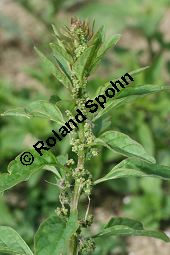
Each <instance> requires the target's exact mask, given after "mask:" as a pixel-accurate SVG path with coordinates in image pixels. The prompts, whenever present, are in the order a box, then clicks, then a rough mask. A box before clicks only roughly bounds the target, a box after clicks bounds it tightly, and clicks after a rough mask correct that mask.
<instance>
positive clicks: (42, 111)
mask: <svg viewBox="0 0 170 255" xmlns="http://www.w3.org/2000/svg"><path fill="white" fill-rule="evenodd" d="M1 116H17V117H25V118H31V117H40V118H45V119H48V120H52V121H55V122H57V123H58V124H64V119H63V116H62V113H61V111H60V110H59V108H58V107H57V106H56V105H54V104H51V103H49V102H47V101H43V100H40V101H35V102H32V103H30V104H29V105H28V106H27V107H25V108H24V107H22V108H21V107H20V108H16V109H11V110H8V111H6V112H4V113H3V114H1Z"/></svg>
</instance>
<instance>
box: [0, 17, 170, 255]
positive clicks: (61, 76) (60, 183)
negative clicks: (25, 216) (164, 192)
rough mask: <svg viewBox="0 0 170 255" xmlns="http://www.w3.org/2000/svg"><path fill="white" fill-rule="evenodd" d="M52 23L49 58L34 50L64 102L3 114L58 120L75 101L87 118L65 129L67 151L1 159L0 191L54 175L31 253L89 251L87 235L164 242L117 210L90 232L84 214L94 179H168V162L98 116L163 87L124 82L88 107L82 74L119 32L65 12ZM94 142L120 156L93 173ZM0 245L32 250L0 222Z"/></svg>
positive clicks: (86, 73) (12, 250)
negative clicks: (58, 23) (50, 204)
mask: <svg viewBox="0 0 170 255" xmlns="http://www.w3.org/2000/svg"><path fill="white" fill-rule="evenodd" d="M53 28H54V32H55V35H56V41H55V42H54V43H51V44H50V47H51V48H52V51H53V56H54V59H51V60H50V59H48V58H46V57H45V56H44V54H43V53H41V52H40V51H39V50H37V52H38V54H39V55H40V57H41V59H42V62H43V64H44V65H45V66H46V68H47V69H48V70H49V71H51V72H52V74H53V75H54V76H55V77H56V78H57V79H58V80H59V81H60V83H62V84H63V85H64V86H65V88H66V90H67V91H68V92H69V93H68V92H67V94H66V95H67V97H68V98H67V103H66V102H65V101H64V100H62V99H59V98H58V97H53V100H51V101H50V102H45V103H44V101H38V102H34V103H31V105H29V106H26V107H22V108H20V109H16V110H10V111H7V112H5V113H4V114H3V116H10V115H12V116H13V115H15V116H19V117H26V118H31V117H41V118H45V119H48V120H50V121H53V122H54V123H55V125H56V127H58V126H59V127H60V126H61V121H63V120H64V119H66V120H67V119H68V118H74V117H73V116H75V111H76V109H77V108H79V109H80V110H81V111H82V112H83V113H84V115H85V116H87V119H88V120H86V121H85V122H84V123H81V124H80V125H79V128H78V129H74V130H73V131H72V132H71V133H70V134H69V139H68V140H67V141H68V142H69V143H70V144H71V148H70V150H69V152H68V154H67V155H60V156H55V155H54V154H53V153H52V152H51V151H44V153H43V156H39V154H37V153H36V151H34V150H33V149H32V150H30V151H31V153H32V154H33V155H34V158H35V161H34V163H33V164H32V165H30V166H23V165H22V164H21V162H20V155H19V156H18V157H17V158H16V159H15V160H13V161H12V162H11V163H10V164H9V167H8V173H2V174H1V175H0V192H4V191H5V190H8V189H9V188H12V187H13V186H15V185H16V184H18V183H20V182H22V181H26V180H28V179H29V178H30V177H31V176H32V175H33V174H34V173H36V172H38V171H41V170H44V169H45V170H48V171H50V172H51V173H52V174H53V175H54V177H53V179H54V183H53V184H54V185H56V186H57V187H56V188H57V189H58V187H59V189H60V194H59V200H60V204H61V206H59V207H57V209H56V210H55V212H53V213H52V215H51V216H50V217H49V218H47V219H46V220H45V221H44V222H43V223H42V224H41V225H40V227H39V229H38V231H37V233H36V234H35V254H37V255H51V254H57V255H65V254H67V255H76V254H84V253H86V254H91V253H92V252H93V250H94V248H95V240H100V239H102V238H103V239H104V238H106V237H109V236H119V235H136V236H150V237H155V238H159V239H162V240H164V241H166V242H168V241H169V238H168V237H167V236H166V235H165V234H164V233H162V232H158V231H151V230H145V229H144V228H143V225H142V223H141V222H139V221H136V220H133V219H128V218H122V217H118V218H115V217H113V218H111V219H110V220H109V222H108V223H106V224H105V226H104V227H102V228H101V230H100V231H99V232H98V233H92V232H91V231H90V230H89V229H90V226H91V225H92V223H93V216H92V215H91V214H90V213H89V207H90V197H91V194H92V191H93V188H94V187H95V185H98V184H99V183H102V182H105V181H108V180H116V179H118V178H123V177H130V176H137V177H141V176H148V177H158V178H162V179H170V168H169V167H167V166H163V165H159V164H156V162H155V159H154V158H153V157H152V156H150V155H149V154H148V153H147V152H146V151H145V149H144V148H143V146H142V145H140V144H139V143H138V142H136V141H134V140H133V139H132V138H130V137H129V136H127V135H125V134H123V133H121V132H118V131H106V132H103V130H104V129H108V126H107V125H105V123H103V122H102V118H103V116H104V115H105V114H106V113H108V112H109V111H111V110H112V111H113V110H115V109H116V108H117V107H118V106H120V105H123V104H124V103H127V102H129V101H132V100H134V99H136V98H138V97H139V96H143V95H147V94H151V93H154V92H159V91H163V90H165V89H167V86H157V85H140V86H139V85H137V84H133V85H130V86H129V87H126V88H125V89H124V90H122V91H120V92H118V93H117V94H116V96H115V97H114V99H111V100H109V101H108V102H107V103H106V105H105V109H104V110H99V111H98V112H96V113H94V114H91V113H90V112H88V111H87V109H86V108H85V107H84V103H85V101H87V100H88V99H89V97H90V96H89V95H90V94H89V93H90V92H89V87H88V78H89V76H90V74H91V72H92V71H93V70H94V68H95V67H96V66H97V64H98V62H99V61H100V60H101V58H102V56H103V55H104V53H105V52H106V51H107V50H108V49H109V48H111V47H112V46H113V45H115V44H116V43H117V41H118V39H119V37H120V36H119V35H114V36H113V37H112V38H111V40H108V39H105V38H104V33H103V29H102V28H101V29H99V30H98V31H97V32H96V33H94V31H93V27H92V28H90V26H89V24H88V23H87V22H81V21H80V20H78V19H72V20H71V27H70V28H68V27H66V28H65V30H64V31H62V32H57V31H56V29H55V27H53ZM144 69H145V68H141V69H138V70H135V71H133V72H131V74H132V75H133V76H135V75H137V74H138V73H140V72H141V71H143V70H144ZM115 78H116V77H114V78H113V80H115ZM108 86H109V82H107V83H106V84H104V85H102V86H100V87H99V88H98V90H97V92H94V91H93V95H92V97H93V96H94V95H96V96H97V95H99V94H101V93H103V92H104V90H105V89H107V87H108ZM70 97H71V99H70ZM65 103H66V104H65ZM62 104H63V105H65V106H64V108H65V112H64V111H63V114H62V113H61V111H60V109H59V108H60V107H59V106H62ZM68 106H69V110H67V107H68ZM61 109H63V107H61ZM102 125H104V127H102ZM65 139H66V138H65ZM100 147H105V148H107V149H108V150H110V151H111V152H112V153H114V154H116V155H123V156H125V157H127V158H126V159H124V160H123V161H121V162H120V163H118V164H116V163H115V164H114V166H113V168H112V169H111V170H110V171H109V172H108V173H107V174H106V175H105V176H104V177H102V178H100V179H97V180H95V178H94V177H93V174H94V170H93V167H92V166H93V165H92V162H93V160H94V158H95V157H98V156H99V154H100V153H101V151H100V150H99V148H100ZM89 166H90V167H89ZM81 199H84V200H87V201H88V205H87V207H86V208H84V206H83V204H81ZM0 251H1V252H5V253H12V254H20V255H21V254H22V255H23V254H25V255H28V254H29V255H32V254H33V253H32V251H31V250H30V248H29V247H28V246H27V245H26V243H25V242H24V241H23V240H22V238H21V237H20V236H19V235H18V234H17V233H16V232H15V230H13V229H12V228H10V227H5V226H1V227H0Z"/></svg>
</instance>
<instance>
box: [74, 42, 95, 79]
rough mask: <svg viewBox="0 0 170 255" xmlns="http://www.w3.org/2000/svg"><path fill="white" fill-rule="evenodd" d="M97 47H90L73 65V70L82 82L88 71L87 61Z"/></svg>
mask: <svg viewBox="0 0 170 255" xmlns="http://www.w3.org/2000/svg"><path fill="white" fill-rule="evenodd" d="M94 47H95V45H92V46H90V47H88V48H87V49H86V50H85V51H84V52H83V53H82V54H81V55H80V57H79V58H78V59H77V61H76V62H75V63H74V65H73V70H74V72H75V73H76V75H77V77H78V78H79V79H80V80H81V79H82V77H83V74H84V72H85V70H86V68H85V67H86V65H87V61H88V59H89V57H90V55H91V52H92V51H93V49H94Z"/></svg>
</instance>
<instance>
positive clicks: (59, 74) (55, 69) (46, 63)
mask: <svg viewBox="0 0 170 255" xmlns="http://www.w3.org/2000/svg"><path fill="white" fill-rule="evenodd" d="M35 50H36V52H37V53H38V55H39V57H40V59H41V60H42V64H43V65H44V66H45V68H46V69H47V70H48V72H49V73H52V74H53V75H54V76H55V77H56V78H57V79H58V80H59V81H60V82H61V83H62V84H63V85H64V86H65V87H66V88H68V87H69V85H70V80H69V79H68V77H67V76H66V75H65V74H64V73H63V72H62V71H61V70H60V69H59V68H58V67H57V66H55V65H54V64H53V63H52V62H51V61H50V60H49V59H48V58H47V57H46V56H45V55H44V54H43V53H42V52H41V51H39V50H38V49H37V48H35Z"/></svg>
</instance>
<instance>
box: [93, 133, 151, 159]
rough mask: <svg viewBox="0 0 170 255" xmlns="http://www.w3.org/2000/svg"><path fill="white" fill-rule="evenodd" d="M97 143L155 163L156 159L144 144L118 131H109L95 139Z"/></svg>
mask: <svg viewBox="0 0 170 255" xmlns="http://www.w3.org/2000/svg"><path fill="white" fill-rule="evenodd" d="M95 144H96V145H97V144H100V145H103V146H105V147H107V148H108V149H110V150H113V151H115V152H118V153H121V154H123V155H125V156H128V157H129V156H135V157H138V158H140V159H144V160H147V161H149V162H152V163H154V162H155V159H154V158H153V157H152V156H150V155H148V153H147V152H146V151H145V149H144V148H143V146H142V145H141V144H139V143H137V142H136V141H134V140H133V139H132V138H130V137H129V136H128V135H125V134H123V133H121V132H118V131H107V132H105V133H104V134H102V135H101V136H100V137H99V138H97V139H96V140H95Z"/></svg>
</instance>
